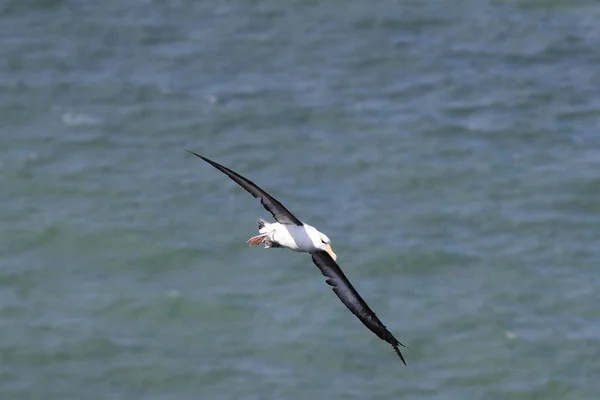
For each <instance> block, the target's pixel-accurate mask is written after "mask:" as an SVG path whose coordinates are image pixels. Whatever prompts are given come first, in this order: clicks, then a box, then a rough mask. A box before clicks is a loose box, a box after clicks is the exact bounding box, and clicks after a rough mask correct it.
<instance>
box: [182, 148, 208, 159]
mask: <svg viewBox="0 0 600 400" xmlns="http://www.w3.org/2000/svg"><path fill="white" fill-rule="evenodd" d="M185 151H187V152H188V153H190V154H193V155H195V156H196V157H199V158H201V159H203V160H204V157H202V156H201V155H200V154H198V153H194V152H193V151H191V150H188V149H185Z"/></svg>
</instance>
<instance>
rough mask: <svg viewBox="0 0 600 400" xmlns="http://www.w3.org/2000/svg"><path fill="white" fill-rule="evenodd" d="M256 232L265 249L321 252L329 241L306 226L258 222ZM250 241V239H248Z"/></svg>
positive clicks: (315, 230) (313, 228) (314, 229)
mask: <svg viewBox="0 0 600 400" xmlns="http://www.w3.org/2000/svg"><path fill="white" fill-rule="evenodd" d="M261 225H262V227H261V228H260V229H259V230H258V232H259V233H260V235H259V236H260V237H264V240H263V242H264V243H265V247H266V248H269V247H277V246H280V247H285V248H286V249H290V250H294V251H298V252H303V253H310V252H313V251H319V250H321V251H322V250H323V249H324V247H327V245H328V242H329V239H328V238H327V236H325V235H324V234H323V233H321V232H319V231H318V230H317V229H316V228H315V227H313V226H310V225H308V224H303V225H302V226H298V225H284V224H280V223H279V222H273V223H270V222H266V221H263V220H259V226H261ZM250 240H252V239H250Z"/></svg>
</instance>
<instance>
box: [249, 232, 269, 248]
mask: <svg viewBox="0 0 600 400" xmlns="http://www.w3.org/2000/svg"><path fill="white" fill-rule="evenodd" d="M266 237H267V235H265V234H263V235H258V236H253V237H251V238H250V239H248V244H249V245H250V246H258V245H259V244H261V243H262V242H264V241H265V238H266Z"/></svg>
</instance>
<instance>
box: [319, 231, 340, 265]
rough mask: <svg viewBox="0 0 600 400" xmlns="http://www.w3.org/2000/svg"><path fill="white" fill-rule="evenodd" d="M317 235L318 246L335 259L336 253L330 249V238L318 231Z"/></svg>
mask: <svg viewBox="0 0 600 400" xmlns="http://www.w3.org/2000/svg"><path fill="white" fill-rule="evenodd" d="M319 234H320V235H319V236H320V238H321V245H320V246H319V248H320V249H321V250H323V251H326V252H327V253H328V254H329V255H330V256H331V258H333V260H334V261H335V260H336V259H337V255H336V254H335V253H334V252H333V250H332V249H331V240H329V238H328V237H327V235H326V234H324V233H321V232H319Z"/></svg>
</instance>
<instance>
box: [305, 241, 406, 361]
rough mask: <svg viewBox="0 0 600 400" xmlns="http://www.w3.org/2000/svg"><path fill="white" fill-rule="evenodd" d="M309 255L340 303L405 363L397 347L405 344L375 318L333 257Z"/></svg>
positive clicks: (325, 254) (319, 254) (324, 254)
mask: <svg viewBox="0 0 600 400" xmlns="http://www.w3.org/2000/svg"><path fill="white" fill-rule="evenodd" d="M311 255H312V259H313V262H314V263H315V265H316V266H317V267H318V268H319V269H320V270H321V273H322V274H323V275H325V276H326V277H327V278H328V279H327V280H326V281H325V282H327V284H329V285H330V286H331V287H332V289H333V291H334V293H335V294H336V295H337V297H339V298H340V300H341V301H342V303H344V305H345V306H346V307H348V309H349V310H350V311H352V313H353V314H354V315H356V316H357V317H358V319H359V320H360V321H361V322H362V323H363V324H364V325H365V326H366V327H367V328H369V329H370V330H371V332H373V333H374V334H376V335H377V336H379V338H380V339H382V340H385V341H386V342H388V343H389V344H391V345H392V347H393V348H394V351H395V352H396V354H398V357H400V359H401V360H402V362H403V363H404V365H406V361H404V357H403V356H402V353H401V352H400V349H399V347H398V346H402V347H406V346H404V345H403V344H402V343H400V342H399V341H398V340H397V339H396V338H395V337H394V335H392V333H391V332H390V331H388V329H387V328H386V326H385V325H383V323H382V322H381V321H380V320H379V318H377V315H375V313H374V312H373V310H371V308H370V307H369V306H368V305H367V303H366V302H365V301H364V300H363V299H362V297H360V295H359V294H358V292H357V291H356V289H354V287H353V286H352V284H351V283H350V281H349V280H348V278H346V275H344V273H343V272H342V269H341V268H340V267H339V265H337V263H336V262H335V261H334V260H333V258H331V256H330V255H329V254H327V253H326V252H324V251H317V252H314V253H311Z"/></svg>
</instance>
